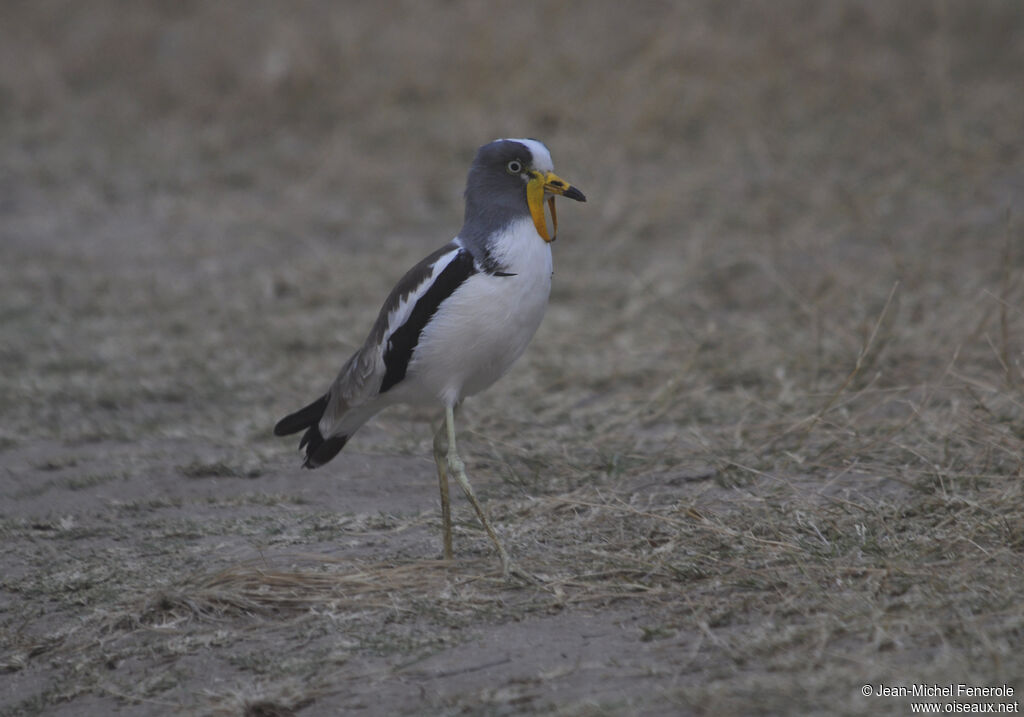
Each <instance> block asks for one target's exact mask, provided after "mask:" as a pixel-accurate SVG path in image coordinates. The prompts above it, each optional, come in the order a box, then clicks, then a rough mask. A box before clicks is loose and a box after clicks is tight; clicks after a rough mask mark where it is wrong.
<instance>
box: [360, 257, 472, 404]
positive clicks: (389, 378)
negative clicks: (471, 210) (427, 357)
mask: <svg viewBox="0 0 1024 717" xmlns="http://www.w3.org/2000/svg"><path fill="white" fill-rule="evenodd" d="M475 273H477V271H476V267H474V265H473V255H472V254H470V253H469V252H468V251H466V250H465V249H462V250H460V251H459V253H458V254H456V255H455V256H454V257H453V258H452V260H451V261H450V262H448V266H446V267H445V268H444V269H442V270H441V273H440V274H438V275H437V277H436V278H435V279H434V282H433V283H432V284H431V285H430V288H428V289H427V290H426V291H425V292H424V293H423V296H421V297H420V298H419V300H418V301H417V302H416V305H415V306H414V307H413V309H412V311H411V312H410V313H409V318H408V319H406V321H405V323H404V324H402V325H401V326H399V327H398V328H397V329H395V330H394V332H393V333H392V334H391V336H390V338H388V344H387V348H385V350H384V368H385V369H386V370H385V373H384V379H383V380H382V381H381V383H380V393H384V392H385V391H387V390H388V389H390V388H391V387H392V386H394V385H395V384H397V383H399V382H400V381H401V380H402V379H403V378H405V372H406V370H407V369H408V368H409V361H411V360H412V352H413V351H414V350H415V349H416V345H417V344H418V343H419V341H420V334H421V333H423V328H424V327H425V326H426V325H427V323H428V322H429V321H430V319H431V317H433V316H434V314H435V313H437V309H438V307H439V306H441V304H442V303H443V302H444V300H445V299H447V298H448V297H449V296H451V295H452V294H453V293H455V290H456V289H458V288H459V287H460V286H461V285H462V282H464V281H465V280H466V279H468V278H469V277H471V276H472V275H473V274H475Z"/></svg>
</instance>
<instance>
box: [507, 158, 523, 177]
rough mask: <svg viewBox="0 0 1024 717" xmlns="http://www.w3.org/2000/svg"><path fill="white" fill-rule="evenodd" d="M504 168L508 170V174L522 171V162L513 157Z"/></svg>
mask: <svg viewBox="0 0 1024 717" xmlns="http://www.w3.org/2000/svg"><path fill="white" fill-rule="evenodd" d="M505 169H507V170H508V173H509V174H519V173H520V172H522V171H523V163H522V162H520V161H519V160H518V159H513V160H512V161H511V162H509V163H508V164H506V165H505Z"/></svg>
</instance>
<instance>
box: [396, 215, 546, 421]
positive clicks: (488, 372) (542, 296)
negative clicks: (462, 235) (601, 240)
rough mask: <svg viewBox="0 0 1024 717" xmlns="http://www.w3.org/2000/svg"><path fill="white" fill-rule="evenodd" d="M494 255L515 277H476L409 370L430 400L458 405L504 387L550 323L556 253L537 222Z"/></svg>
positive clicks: (518, 226)
mask: <svg viewBox="0 0 1024 717" xmlns="http://www.w3.org/2000/svg"><path fill="white" fill-rule="evenodd" d="M490 250H491V256H492V258H493V259H494V260H495V261H497V262H498V263H499V264H500V265H501V267H502V271H503V272H507V273H512V274H515V276H494V275H491V274H486V273H478V274H474V275H473V276H471V277H469V279H467V280H466V281H465V282H464V283H463V284H462V285H461V286H460V287H459V288H458V289H457V290H456V291H455V293H453V294H452V295H451V296H450V297H449V298H448V299H446V300H445V301H444V302H443V303H442V304H441V306H440V307H439V309H438V311H437V313H436V314H435V315H434V317H433V318H432V319H431V321H430V323H429V324H428V325H427V327H426V328H425V329H424V331H423V334H422V335H421V336H420V340H419V344H418V345H417V347H416V351H415V353H414V354H413V357H412V361H411V362H410V363H409V376H410V378H413V379H414V380H413V381H410V382H409V383H415V384H416V385H417V386H418V388H420V389H421V390H423V391H425V392H427V393H429V398H430V399H433V400H441V401H442V402H444V403H455V402H457V401H459V400H461V399H462V398H464V397H466V396H471V395H473V394H475V393H479V392H480V391H482V390H484V389H485V388H487V387H488V386H490V385H491V384H492V383H494V382H495V381H497V380H498V379H499V378H501V376H502V375H504V374H505V372H506V371H508V369H509V367H511V366H512V364H513V363H514V362H515V360H516V359H518V358H519V357H520V356H521V355H522V353H523V351H524V350H526V346H527V345H528V344H529V343H530V339H532V338H533V335H534V333H536V331H537V327H538V326H540V322H541V319H542V318H543V317H544V311H545V310H546V309H547V305H548V295H549V294H550V292H551V272H552V259H551V247H550V246H549V245H548V243H547V242H545V241H544V240H543V239H541V238H540V237H539V236H538V235H537V230H536V229H535V228H534V226H533V222H532V221H531V220H530V219H529V218H525V219H523V220H520V221H517V222H514V223H513V224H511V225H509V227H508V228H507V229H506V230H505V231H504V232H503V233H502V234H501V235H500V236H499V237H496V238H495V241H494V243H493V244H492V245H491V247H490ZM423 398H427V396H423Z"/></svg>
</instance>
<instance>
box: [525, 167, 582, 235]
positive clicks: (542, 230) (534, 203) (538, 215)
mask: <svg viewBox="0 0 1024 717" xmlns="http://www.w3.org/2000/svg"><path fill="white" fill-rule="evenodd" d="M556 194H561V195H562V196H564V197H568V198H569V199H575V200H576V201H577V202H585V201H587V198H586V197H585V196H583V192H581V191H580V190H578V189H577V188H576V187H574V186H572V185H571V184H569V183H568V182H567V181H565V180H564V179H562V178H561V177H559V176H558V175H557V174H555V173H554V172H538V171H534V172H533V178H532V179H530V181H529V182H527V184H526V203H527V204H528V205H529V206H530V216H531V217H533V226H535V227H536V228H537V233H538V234H540V237H541V239H543V240H544V241H546V242H553V241H554V240H555V238H556V237H557V236H558V215H557V214H556V213H555V196H554V195H556ZM545 197H547V200H548V207H549V208H550V209H551V224H552V229H551V233H550V234H548V222H547V217H545V216H544V198H545Z"/></svg>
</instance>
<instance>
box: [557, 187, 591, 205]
mask: <svg viewBox="0 0 1024 717" xmlns="http://www.w3.org/2000/svg"><path fill="white" fill-rule="evenodd" d="M562 196H563V197H568V198H569V199H575V200H576V201H577V202H585V201H587V198H586V197H585V196H583V192H581V191H580V190H578V189H576V187H569V188H568V189H566V190H565V191H564V192H563V193H562Z"/></svg>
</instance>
